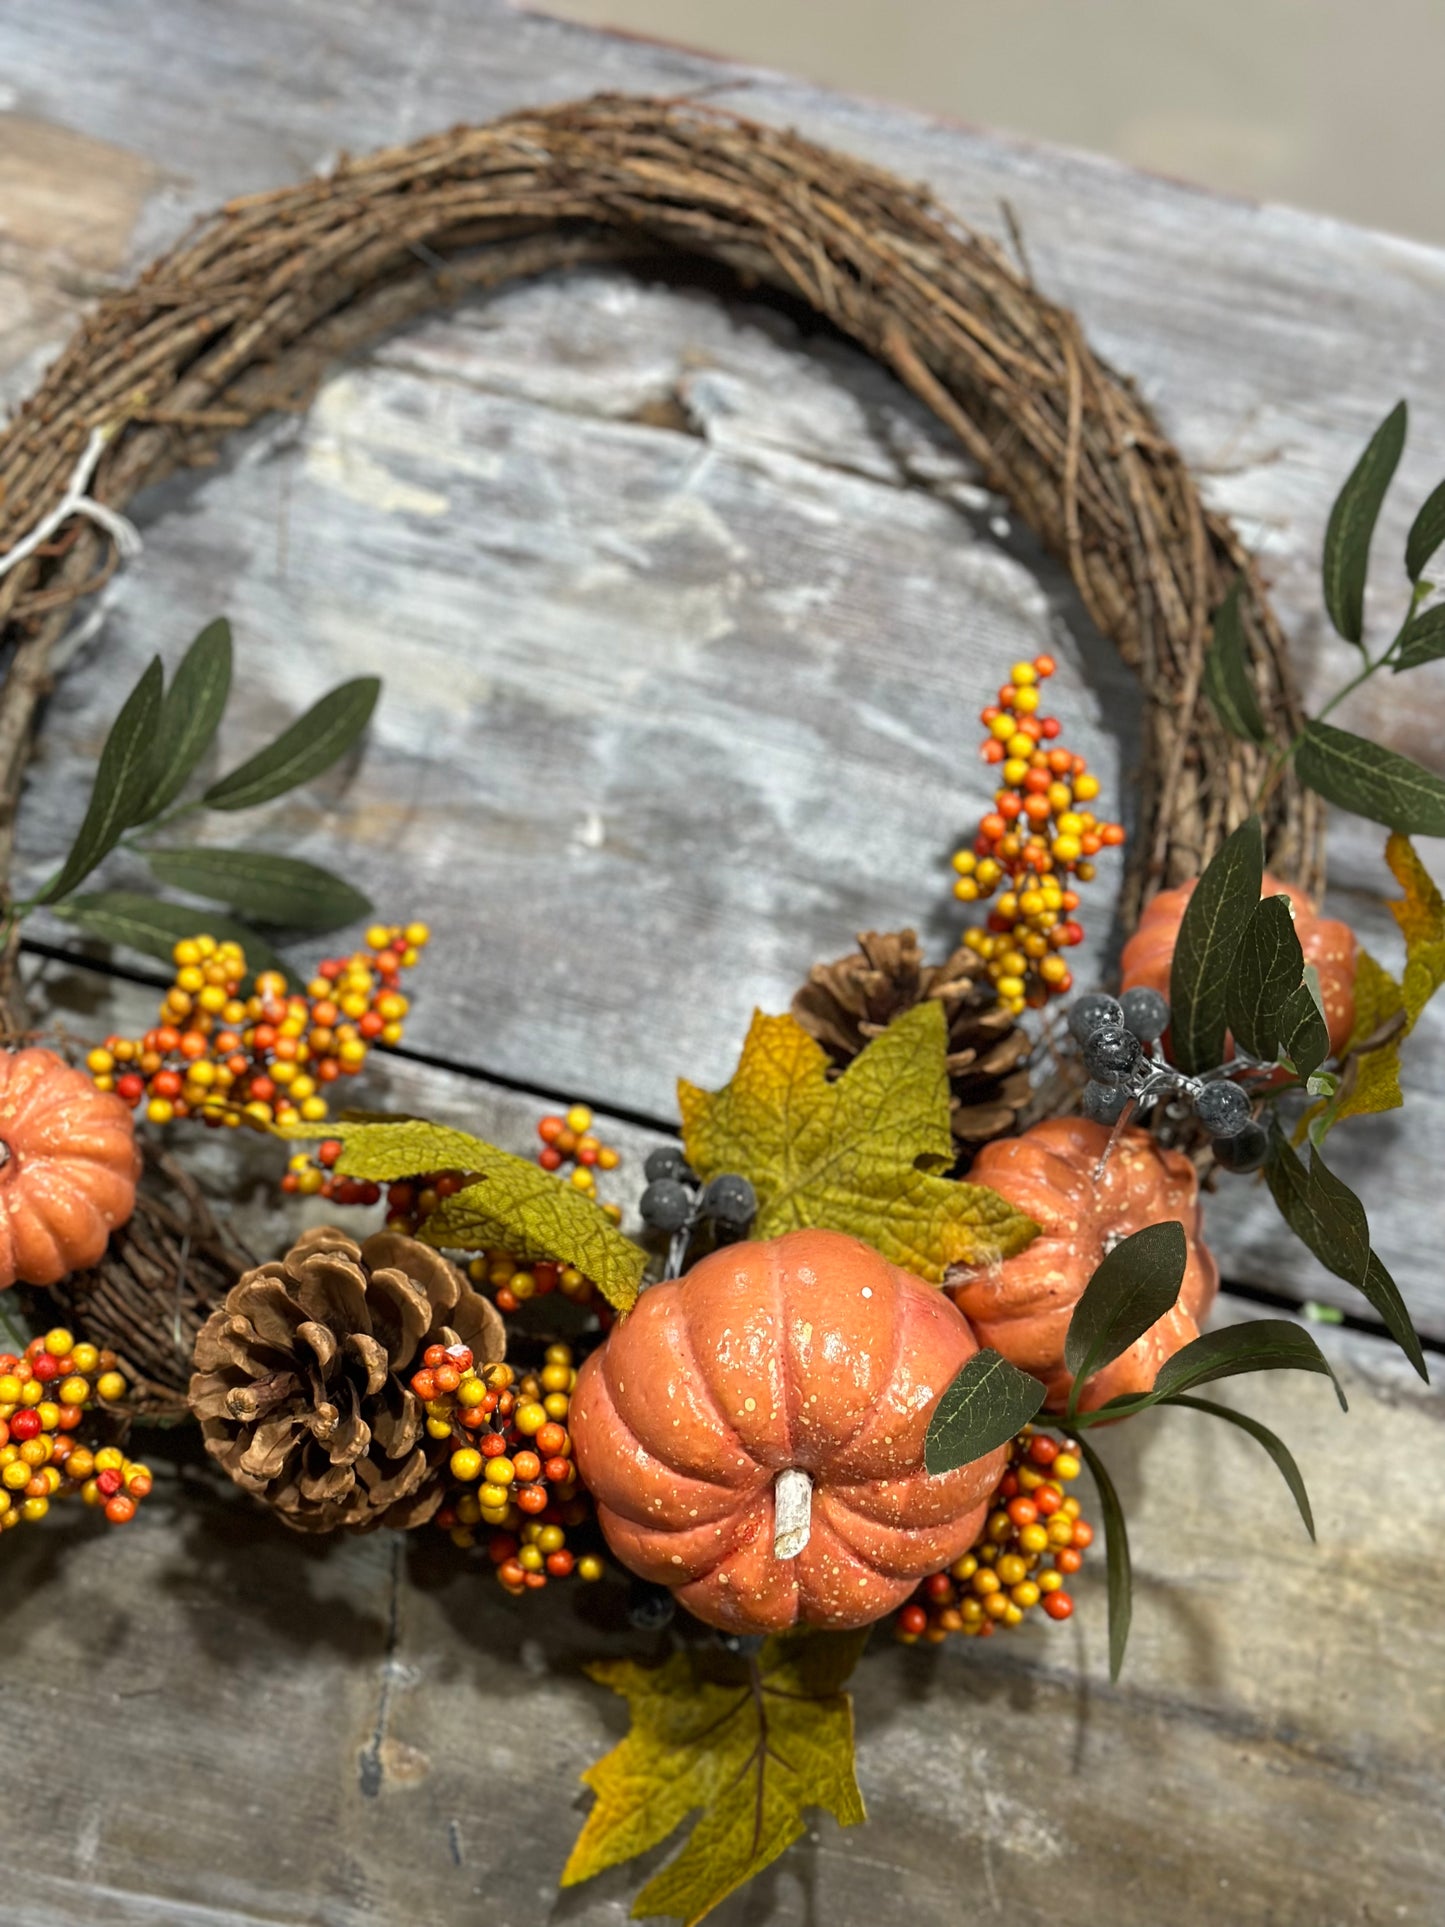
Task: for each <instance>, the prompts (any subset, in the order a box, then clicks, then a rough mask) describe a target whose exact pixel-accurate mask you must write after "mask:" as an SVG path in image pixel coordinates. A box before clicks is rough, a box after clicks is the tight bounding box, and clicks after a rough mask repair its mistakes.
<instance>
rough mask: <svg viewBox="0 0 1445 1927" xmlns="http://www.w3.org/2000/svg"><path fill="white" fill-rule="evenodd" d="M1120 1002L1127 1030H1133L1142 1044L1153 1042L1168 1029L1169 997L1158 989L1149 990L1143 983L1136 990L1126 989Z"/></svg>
mask: <svg viewBox="0 0 1445 1927" xmlns="http://www.w3.org/2000/svg"><path fill="white" fill-rule="evenodd" d="M1119 1004H1120V1007H1121V1009H1122V1011H1123V1014H1124V1028H1125V1030H1131V1031H1133V1033H1134V1035H1135V1036H1136V1037H1137V1038H1138V1039H1139V1042H1140V1043H1141V1044H1152V1043H1153V1042H1154V1040H1155V1038H1156V1037H1162V1036H1163V1035H1164V1033H1165V1031H1166V1030H1168V1028H1169V999H1168V998H1167V997H1162V996H1161V995H1160V994H1159V992H1158V991H1157V990H1148V989H1146V988H1145V986H1144V985H1142V984H1141V985H1139V987H1138V988H1137V989H1135V990H1126V991H1125V992H1124V994H1123V996H1122V997H1121V998H1120V999H1119Z"/></svg>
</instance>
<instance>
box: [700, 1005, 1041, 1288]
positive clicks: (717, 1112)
mask: <svg viewBox="0 0 1445 1927" xmlns="http://www.w3.org/2000/svg"><path fill="white" fill-rule="evenodd" d="M946 1052H947V1042H946V1037H945V1031H944V1017H943V1006H942V1005H941V1004H939V1003H937V1002H936V1001H935V1002H929V1003H924V1004H919V1005H917V1006H915V1008H914V1009H912V1010H910V1011H907V1012H906V1013H905V1014H904V1015H903V1016H902V1017H898V1018H895V1020H894V1021H893V1022H892V1023H891V1024H890V1025H889V1026H888V1028H887V1029H886V1030H885V1031H884V1032H883V1033H882V1035H881V1036H879V1037H875V1038H874V1039H873V1040H872V1042H871V1043H869V1044H867V1045H866V1046H865V1047H864V1048H863V1049H862V1050H861V1051H860V1052H859V1053H858V1055H857V1056H856V1057H855V1058H854V1059H853V1062H852V1063H851V1064H850V1065H849V1066H848V1068H847V1070H846V1071H844V1073H843V1075H842V1076H841V1077H839V1078H837V1079H836V1080H834V1081H830V1080H829V1077H828V1068H829V1059H828V1056H827V1053H826V1052H825V1051H824V1050H823V1047H822V1046H821V1045H820V1044H818V1043H815V1042H814V1040H813V1039H812V1038H811V1037H810V1036H809V1035H808V1033H807V1032H806V1031H805V1030H804V1029H803V1028H802V1026H801V1025H800V1024H799V1023H798V1022H797V1021H796V1020H795V1019H794V1018H792V1017H767V1016H764V1015H763V1013H762V1012H761V1011H758V1012H756V1013H755V1014H754V1017H753V1021H752V1026H751V1028H750V1029H749V1031H748V1035H747V1041H746V1043H745V1044H744V1045H743V1054H742V1057H741V1059H740V1061H739V1063H738V1068H737V1070H736V1072H735V1073H734V1075H733V1079H732V1082H731V1083H730V1084H727V1085H725V1086H724V1088H723V1089H722V1090H720V1091H703V1090H699V1089H698V1088H697V1086H696V1085H694V1084H688V1083H682V1084H679V1086H678V1102H679V1104H680V1105H681V1108H682V1136H683V1144H684V1146H685V1147H686V1150H687V1156H688V1162H689V1163H690V1164H691V1165H692V1167H693V1169H694V1170H696V1171H697V1172H699V1173H700V1174H701V1176H702V1177H704V1178H713V1177H716V1176H717V1175H719V1173H721V1172H724V1171H739V1172H741V1173H742V1174H743V1175H744V1176H745V1177H747V1178H749V1179H750V1180H751V1181H752V1184H753V1187H754V1189H755V1190H756V1192H757V1194H758V1215H757V1220H756V1223H755V1226H754V1235H755V1236H757V1237H759V1238H776V1237H778V1236H780V1235H781V1234H782V1233H783V1232H785V1231H794V1230H797V1229H798V1228H799V1227H800V1226H804V1225H820V1226H824V1227H826V1228H828V1229H830V1230H834V1231H847V1232H851V1233H852V1234H853V1236H855V1237H858V1238H863V1239H865V1240H866V1241H867V1242H868V1243H869V1244H871V1245H873V1246H874V1247H875V1248H876V1249H877V1250H879V1251H881V1252H882V1253H883V1255H884V1257H885V1258H888V1259H890V1260H891V1261H892V1262H893V1263H894V1264H897V1265H902V1266H904V1267H906V1268H907V1269H908V1270H909V1271H912V1272H916V1273H917V1274H918V1276H919V1277H921V1278H927V1279H929V1280H930V1281H932V1282H933V1283H935V1284H937V1283H938V1282H939V1281H940V1280H941V1279H942V1277H943V1274H944V1272H945V1271H946V1270H947V1269H948V1267H949V1266H950V1265H952V1264H968V1265H980V1264H988V1263H991V1262H992V1261H993V1260H994V1259H997V1258H1007V1257H1010V1256H1012V1254H1013V1253H1014V1252H1016V1251H1020V1250H1022V1248H1023V1247H1024V1246H1025V1245H1026V1244H1027V1243H1028V1242H1029V1240H1030V1239H1031V1238H1032V1237H1033V1236H1034V1235H1035V1233H1036V1232H1037V1230H1038V1226H1037V1225H1036V1224H1034V1222H1033V1221H1032V1219H1030V1218H1026V1217H1025V1216H1024V1215H1023V1213H1022V1212H1021V1211H1017V1210H1015V1208H1014V1206H1013V1205H1011V1204H1010V1203H1009V1202H1008V1200H1007V1199H1006V1198H1001V1197H1000V1196H999V1194H998V1193H997V1192H996V1191H990V1190H988V1189H987V1188H986V1187H985V1186H983V1185H978V1184H967V1183H960V1182H957V1181H955V1180H953V1179H950V1178H944V1177H940V1176H938V1175H937V1174H938V1172H939V1171H941V1170H944V1169H946V1168H947V1167H948V1165H950V1164H951V1163H952V1162H953V1158H954V1155H955V1149H954V1143H953V1136H952V1132H951V1131H950V1129H949V1121H948V1069H947V1063H946Z"/></svg>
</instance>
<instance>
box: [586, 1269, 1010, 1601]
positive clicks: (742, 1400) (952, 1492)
mask: <svg viewBox="0 0 1445 1927" xmlns="http://www.w3.org/2000/svg"><path fill="white" fill-rule="evenodd" d="M977 1349H978V1346H977V1343H976V1341H975V1339H974V1336H973V1333H972V1332H971V1331H970V1330H969V1327H968V1323H967V1320H966V1319H965V1318H964V1317H963V1316H962V1314H961V1313H959V1312H958V1311H957V1310H956V1309H955V1308H954V1306H953V1305H952V1304H950V1302H949V1300H948V1299H947V1297H946V1296H945V1295H944V1294H943V1293H942V1292H940V1291H936V1290H934V1289H932V1288H931V1287H930V1286H928V1285H925V1284H923V1283H922V1282H921V1281H920V1280H919V1279H917V1278H913V1277H911V1276H910V1275H909V1274H908V1273H907V1272H906V1271H900V1270H898V1269H897V1268H896V1267H895V1266H893V1265H890V1264H889V1263H888V1262H887V1261H886V1260H885V1259H884V1258H882V1257H880V1256H879V1254H878V1253H877V1252H876V1251H874V1250H873V1249H872V1247H871V1246H869V1245H865V1244H862V1243H860V1242H859V1241H858V1240H857V1239H854V1238H848V1237H844V1236H842V1235H841V1234H840V1233H838V1232H832V1231H794V1232H790V1233H789V1234H788V1235H787V1236H786V1237H783V1238H777V1239H774V1240H772V1241H771V1242H768V1243H747V1244H737V1245H729V1246H726V1247H725V1248H724V1249H723V1250H721V1251H718V1252H715V1253H713V1254H712V1255H711V1256H710V1257H707V1258H705V1259H703V1261H702V1262H701V1264H699V1265H696V1266H694V1268H693V1269H692V1271H690V1272H689V1273H688V1275H687V1276H686V1277H685V1278H682V1279H677V1280H673V1281H671V1282H669V1283H666V1284H660V1285H654V1286H652V1288H651V1289H650V1290H648V1291H645V1292H644V1293H643V1294H642V1297H641V1298H640V1299H639V1301H638V1303H637V1306H636V1309H635V1310H633V1311H632V1312H631V1313H630V1314H629V1315H628V1317H627V1318H626V1319H625V1320H624V1321H623V1323H622V1324H621V1325H619V1326H618V1328H617V1329H616V1330H615V1331H614V1332H613V1334H612V1336H611V1337H610V1338H609V1339H608V1341H607V1343H606V1344H605V1345H604V1346H603V1347H602V1348H601V1349H600V1350H599V1351H596V1352H594V1353H593V1354H592V1356H591V1357H590V1358H589V1359H588V1360H587V1362H586V1363H585V1364H584V1365H583V1367H582V1370H581V1371H580V1372H579V1373H578V1376H577V1386H576V1390H575V1392H574V1394H573V1398H572V1409H571V1412H570V1415H569V1418H568V1424H569V1426H570V1428H571V1432H572V1438H573V1443H574V1447H575V1450H576V1456H577V1464H578V1468H579V1470H580V1471H581V1474H582V1478H583V1480H584V1482H585V1483H586V1485H587V1486H588V1487H589V1488H590V1489H591V1491H592V1493H593V1496H594V1497H595V1499H596V1501H597V1510H598V1517H599V1518H600V1520H601V1523H602V1529H603V1531H604V1532H605V1533H606V1535H607V1542H608V1544H609V1545H610V1546H611V1548H612V1550H613V1551H614V1552H615V1553H616V1555H617V1557H618V1558H619V1559H620V1560H621V1561H622V1562H623V1564H624V1565H626V1566H629V1567H631V1569H632V1571H633V1572H636V1573H640V1574H641V1575H642V1577H643V1578H645V1579H651V1580H654V1581H657V1582H659V1583H661V1584H664V1585H668V1586H671V1587H673V1588H674V1589H675V1590H676V1592H677V1596H678V1599H679V1600H680V1601H681V1603H682V1604H683V1605H684V1606H686V1607H687V1609H688V1611H689V1612H692V1613H695V1614H696V1615H697V1617H698V1618H699V1619H703V1620H706V1621H707V1622H708V1624H709V1625H712V1626H719V1627H722V1628H724V1629H725V1630H728V1631H734V1632H777V1631H780V1630H782V1629H784V1628H786V1627H789V1626H796V1625H800V1624H806V1625H812V1626H829V1627H834V1628H843V1627H849V1626H864V1625H867V1624H868V1623H869V1622H870V1621H872V1620H875V1619H878V1618H880V1617H881V1616H882V1615H883V1614H884V1613H886V1612H889V1611H890V1610H891V1609H892V1608H893V1607H895V1606H898V1605H901V1604H902V1602H903V1601H904V1600H905V1599H906V1598H907V1597H908V1595H909V1594H910V1593H911V1592H912V1591H913V1589H914V1587H915V1586H916V1585H917V1583H918V1581H919V1579H920V1578H922V1577H923V1575H924V1574H925V1573H929V1572H936V1571H937V1570H938V1569H939V1568H940V1567H941V1566H943V1565H946V1564H947V1563H948V1561H949V1560H951V1559H956V1558H958V1557H959V1556H960V1555H961V1554H962V1553H963V1552H965V1551H966V1550H967V1549H968V1547H969V1546H970V1545H972V1544H973V1542H974V1540H975V1539H976V1538H977V1536H978V1532H979V1529H980V1528H981V1526H982V1524H983V1520H984V1511H985V1505H986V1502H987V1500H988V1497H989V1495H990V1494H991V1492H992V1491H993V1489H994V1487H995V1485H996V1484H997V1483H998V1480H999V1478H1000V1477H1001V1476H1002V1472H1003V1466H1004V1460H1005V1456H1006V1455H1005V1453H1004V1451H1003V1450H1002V1449H1000V1450H998V1451H996V1452H993V1453H990V1454H989V1456H988V1457H987V1458H984V1459H980V1460H977V1461H975V1462H974V1463H973V1464H971V1465H966V1466H962V1467H960V1468H959V1469H958V1470H957V1471H955V1472H948V1473H943V1474H941V1475H940V1476H938V1477H937V1478H930V1477H929V1475H928V1474H927V1472H926V1471H925V1470H924V1467H923V1438H924V1433H925V1432H926V1430H927V1428H928V1421H929V1418H930V1416H931V1414H932V1412H933V1408H934V1406H935V1405H936V1404H937V1402H938V1399H939V1396H940V1394H941V1393H942V1392H943V1390H944V1388H945V1387H946V1386H947V1385H948V1383H949V1381H950V1380H951V1379H952V1378H953V1377H954V1375H955V1373H956V1372H957V1371H958V1369H959V1367H960V1366H961V1365H962V1364H963V1363H964V1362H965V1360H966V1359H968V1358H970V1357H972V1355H973V1353H974V1352H975V1351H976V1350H977ZM788 1466H798V1467H801V1468H802V1469H803V1470H804V1471H806V1472H807V1473H809V1474H810V1475H811V1477H812V1479H813V1482H814V1491H813V1514H812V1535H811V1537H810V1539H809V1541H808V1544H807V1545H806V1546H805V1547H804V1548H803V1551H802V1552H801V1553H800V1554H799V1555H798V1557H797V1558H796V1559H789V1560H780V1559H778V1558H777V1557H776V1556H775V1555H774V1552H773V1480H774V1478H775V1476H776V1474H777V1473H778V1472H780V1471H781V1470H783V1469H784V1468H785V1467H788Z"/></svg>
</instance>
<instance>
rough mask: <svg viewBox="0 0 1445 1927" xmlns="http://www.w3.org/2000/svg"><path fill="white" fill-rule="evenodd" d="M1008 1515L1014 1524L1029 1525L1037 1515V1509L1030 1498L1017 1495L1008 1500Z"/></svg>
mask: <svg viewBox="0 0 1445 1927" xmlns="http://www.w3.org/2000/svg"><path fill="white" fill-rule="evenodd" d="M1008 1516H1009V1517H1010V1519H1012V1520H1013V1522H1014V1524H1015V1525H1016V1526H1031V1525H1033V1524H1034V1522H1035V1521H1036V1520H1037V1518H1038V1516H1039V1509H1038V1507H1037V1506H1036V1505H1035V1504H1034V1502H1033V1500H1032V1499H1025V1498H1023V1497H1019V1498H1017V1499H1010V1500H1009V1502H1008Z"/></svg>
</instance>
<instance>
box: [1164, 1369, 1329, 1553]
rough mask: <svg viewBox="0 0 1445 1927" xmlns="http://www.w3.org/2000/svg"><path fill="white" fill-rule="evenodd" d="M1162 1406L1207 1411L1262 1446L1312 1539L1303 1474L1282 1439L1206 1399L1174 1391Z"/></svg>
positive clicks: (1255, 1421) (1243, 1414) (1312, 1520)
mask: <svg viewBox="0 0 1445 1927" xmlns="http://www.w3.org/2000/svg"><path fill="white" fill-rule="evenodd" d="M1163 1402H1164V1404H1166V1405H1177V1406H1180V1407H1182V1408H1183V1409H1185V1410H1187V1411H1190V1412H1207V1413H1208V1414H1209V1416H1210V1417H1211V1418H1218V1419H1223V1420H1225V1422H1226V1423H1227V1424H1229V1425H1237V1426H1238V1427H1239V1429H1240V1431H1241V1432H1248V1434H1249V1436H1250V1437H1251V1438H1252V1439H1253V1440H1254V1441H1255V1443H1256V1444H1258V1445H1262V1446H1263V1447H1264V1449H1265V1451H1266V1452H1268V1454H1269V1456H1270V1457H1271V1458H1272V1459H1273V1460H1274V1462H1275V1464H1276V1465H1277V1466H1278V1467H1279V1472H1280V1477H1281V1478H1282V1479H1283V1480H1284V1482H1285V1484H1286V1485H1287V1486H1288V1487H1289V1490H1290V1496H1291V1497H1292V1498H1293V1500H1294V1502H1295V1504H1296V1505H1297V1506H1298V1507H1299V1516H1300V1517H1301V1519H1303V1520H1304V1524H1305V1531H1306V1532H1307V1533H1308V1534H1309V1535H1310V1537H1311V1539H1313V1538H1314V1536H1315V1515H1314V1513H1313V1512H1312V1511H1311V1509H1310V1495H1309V1493H1308V1492H1306V1490H1305V1482H1304V1475H1303V1474H1302V1473H1301V1471H1300V1469H1299V1466H1298V1465H1297V1464H1296V1463H1295V1459H1294V1454H1293V1453H1292V1452H1291V1451H1290V1449H1289V1447H1288V1446H1287V1445H1286V1444H1285V1442H1284V1440H1283V1439H1281V1438H1278V1437H1276V1435H1275V1434H1274V1433H1273V1432H1271V1431H1270V1429H1269V1427H1268V1426H1267V1425H1261V1424H1260V1422H1259V1420H1258V1419H1257V1418H1250V1417H1249V1415H1248V1413H1246V1412H1236V1411H1235V1410H1234V1409H1233V1408H1232V1407H1231V1406H1228V1405H1216V1404H1215V1403H1214V1402H1213V1400H1211V1399H1207V1398H1189V1397H1187V1396H1186V1395H1185V1394H1184V1393H1183V1392H1176V1393H1175V1394H1174V1396H1173V1397H1172V1398H1166V1399H1165V1400H1164V1401H1163Z"/></svg>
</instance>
